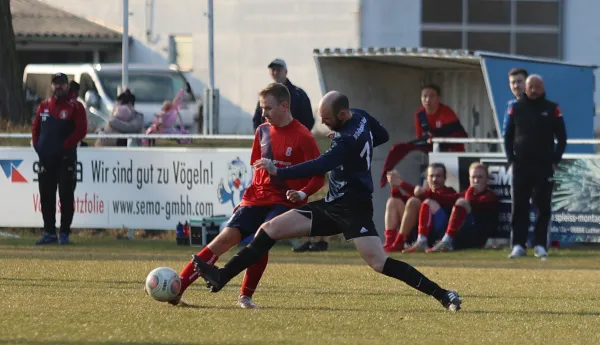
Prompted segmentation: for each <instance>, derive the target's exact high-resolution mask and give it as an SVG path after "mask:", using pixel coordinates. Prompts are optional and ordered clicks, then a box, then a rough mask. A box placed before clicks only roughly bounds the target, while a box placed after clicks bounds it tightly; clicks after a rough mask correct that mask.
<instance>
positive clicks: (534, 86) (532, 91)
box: [525, 74, 546, 99]
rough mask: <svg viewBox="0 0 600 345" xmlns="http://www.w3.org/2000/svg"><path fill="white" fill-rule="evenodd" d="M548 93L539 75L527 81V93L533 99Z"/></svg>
mask: <svg viewBox="0 0 600 345" xmlns="http://www.w3.org/2000/svg"><path fill="white" fill-rule="evenodd" d="M544 92H546V90H545V88H544V80H543V79H542V76H541V75H539V74H532V75H530V76H529V77H527V79H525V93H526V94H527V97H529V98H531V99H537V98H539V97H540V96H541V95H542V94H544Z"/></svg>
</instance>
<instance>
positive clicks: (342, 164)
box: [277, 109, 389, 202]
mask: <svg viewBox="0 0 600 345" xmlns="http://www.w3.org/2000/svg"><path fill="white" fill-rule="evenodd" d="M350 111H351V112H352V118H351V119H350V120H348V121H347V122H346V123H345V124H344V127H343V128H342V129H341V130H340V131H339V132H336V133H335V135H334V137H333V139H332V141H331V145H330V146H329V149H328V150H327V151H326V152H325V153H323V154H322V155H321V156H319V157H318V158H316V159H313V160H310V161H307V162H304V163H301V164H298V165H294V166H291V167H287V168H281V169H277V176H279V177H280V178H282V179H285V180H289V179H298V178H304V177H310V176H318V175H323V174H325V173H326V172H328V171H330V172H331V173H330V174H329V192H328V193H327V197H326V198H325V201H327V202H330V201H333V200H337V199H339V198H341V197H343V196H344V197H349V198H352V199H353V200H355V199H360V200H370V199H371V198H372V194H373V178H372V177H371V162H372V160H373V148H374V147H377V146H379V145H381V144H383V143H385V142H387V141H388V139H389V135H388V132H387V131H386V130H385V128H383V126H382V125H381V123H379V121H377V120H376V119H374V118H373V117H371V116H370V115H369V114H368V113H367V112H366V111H364V110H361V109H350Z"/></svg>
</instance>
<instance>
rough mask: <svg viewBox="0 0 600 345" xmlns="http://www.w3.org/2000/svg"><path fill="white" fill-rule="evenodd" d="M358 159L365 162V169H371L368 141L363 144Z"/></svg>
mask: <svg viewBox="0 0 600 345" xmlns="http://www.w3.org/2000/svg"><path fill="white" fill-rule="evenodd" d="M360 157H361V158H365V159H366V160H367V169H371V146H370V145H369V142H368V141H367V142H365V147H363V149H362V151H361V152H360Z"/></svg>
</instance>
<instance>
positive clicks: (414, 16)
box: [319, 0, 421, 48]
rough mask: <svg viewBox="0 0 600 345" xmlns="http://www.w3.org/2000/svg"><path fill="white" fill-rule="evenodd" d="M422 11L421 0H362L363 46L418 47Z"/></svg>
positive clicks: (361, 40) (361, 43)
mask: <svg viewBox="0 0 600 345" xmlns="http://www.w3.org/2000/svg"><path fill="white" fill-rule="evenodd" d="M420 13H421V2H420V1H415V0H363V1H361V6H360V23H361V33H360V35H361V37H360V38H361V39H360V46H362V47H418V46H419V45H420V43H421V31H420V30H419V28H420V26H421V15H420ZM319 48H325V47H319ZM352 48H357V47H352Z"/></svg>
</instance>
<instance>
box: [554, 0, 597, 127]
mask: <svg viewBox="0 0 600 345" xmlns="http://www.w3.org/2000/svg"><path fill="white" fill-rule="evenodd" d="M565 3H566V6H565V11H564V13H563V20H564V28H563V47H564V58H565V60H567V61H576V62H580V63H585V64H590V65H597V66H600V45H599V44H598V42H600V21H599V20H598V14H599V13H600V1H598V0H566V1H565ZM595 74H596V95H595V100H596V109H599V106H600V87H599V84H600V80H599V79H598V78H600V72H598V71H596V73H595ZM596 113H597V114H598V113H600V110H598V111H596ZM596 119H600V117H599V116H596ZM596 128H600V121H599V122H598V124H597V125H596Z"/></svg>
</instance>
